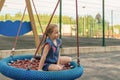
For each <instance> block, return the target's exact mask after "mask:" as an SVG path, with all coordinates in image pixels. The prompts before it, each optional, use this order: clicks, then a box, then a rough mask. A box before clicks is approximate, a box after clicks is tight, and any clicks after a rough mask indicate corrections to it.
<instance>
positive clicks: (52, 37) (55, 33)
mask: <svg viewBox="0 0 120 80" xmlns="http://www.w3.org/2000/svg"><path fill="white" fill-rule="evenodd" d="M50 37H51V39H52V40H54V39H57V38H59V30H58V27H55V28H54V29H53V32H52V34H51V35H50Z"/></svg>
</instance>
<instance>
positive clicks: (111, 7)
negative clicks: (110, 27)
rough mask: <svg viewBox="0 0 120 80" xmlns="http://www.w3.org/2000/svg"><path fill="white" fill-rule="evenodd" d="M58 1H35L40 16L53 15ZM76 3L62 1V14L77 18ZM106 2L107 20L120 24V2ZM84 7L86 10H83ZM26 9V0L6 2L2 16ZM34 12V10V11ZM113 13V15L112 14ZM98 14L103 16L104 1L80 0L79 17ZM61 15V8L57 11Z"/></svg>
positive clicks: (68, 0)
mask: <svg viewBox="0 0 120 80" xmlns="http://www.w3.org/2000/svg"><path fill="white" fill-rule="evenodd" d="M57 1H58V0H34V3H35V6H36V9H37V12H38V13H40V14H52V12H53V10H54V8H55V5H56V3H57ZM75 1H76V0H62V14H63V15H67V16H70V17H71V18H74V17H75ZM104 1H105V19H106V21H108V22H109V23H111V16H113V24H120V20H119V19H120V0H104ZM83 7H84V8H83ZM24 8H25V0H17V1H16V0H6V2H5V4H4V6H3V9H2V10H1V12H0V14H6V13H10V14H11V15H14V14H15V13H17V12H23V11H24ZM33 10H34V9H33ZM112 11H113V15H111V12H112ZM97 13H100V14H101V16H102V0H78V14H79V16H87V15H92V16H93V17H95V16H96V15H97ZM55 14H57V15H59V7H58V8H57V10H56V13H55Z"/></svg>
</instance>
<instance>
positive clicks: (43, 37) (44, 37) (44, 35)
mask: <svg viewBox="0 0 120 80" xmlns="http://www.w3.org/2000/svg"><path fill="white" fill-rule="evenodd" d="M59 3H60V0H58V2H57V4H56V6H55V9H54V11H53V13H52V16H51V18H50V20H49V22H48V24H47V27H46V30H45V33H44V34H43V36H42V38H41V41H40V43H39V45H38V47H37V49H36V51H35V54H34V58H35V57H36V55H37V53H38V51H39V48H40V46H41V44H42V42H43V41H44V40H45V39H46V38H47V37H46V32H47V28H48V27H49V25H50V23H51V21H52V18H53V16H54V14H55V11H56V9H57V7H58V5H59Z"/></svg>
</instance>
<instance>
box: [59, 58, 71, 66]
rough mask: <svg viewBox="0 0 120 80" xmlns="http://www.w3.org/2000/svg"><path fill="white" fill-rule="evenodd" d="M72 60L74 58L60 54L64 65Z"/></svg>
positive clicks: (61, 62) (60, 60)
mask: <svg viewBox="0 0 120 80" xmlns="http://www.w3.org/2000/svg"><path fill="white" fill-rule="evenodd" d="M71 61H72V58H71V57H68V56H60V58H59V63H60V64H62V65H63V64H67V63H69V62H71Z"/></svg>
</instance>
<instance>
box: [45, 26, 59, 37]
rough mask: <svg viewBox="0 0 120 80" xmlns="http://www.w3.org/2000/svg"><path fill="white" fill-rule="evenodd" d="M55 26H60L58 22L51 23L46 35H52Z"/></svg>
mask: <svg viewBox="0 0 120 80" xmlns="http://www.w3.org/2000/svg"><path fill="white" fill-rule="evenodd" d="M55 27H58V26H57V25H56V24H50V25H49V26H48V28H47V30H46V36H49V35H51V34H52V32H53V29H54V28H55Z"/></svg>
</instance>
